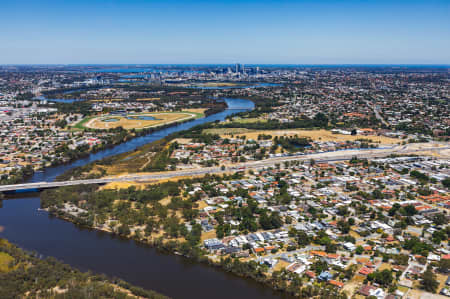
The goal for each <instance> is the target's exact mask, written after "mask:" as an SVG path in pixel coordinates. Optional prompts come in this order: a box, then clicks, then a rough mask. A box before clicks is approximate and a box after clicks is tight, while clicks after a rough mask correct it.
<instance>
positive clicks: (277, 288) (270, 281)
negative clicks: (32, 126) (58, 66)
mask: <svg viewBox="0 0 450 299" xmlns="http://www.w3.org/2000/svg"><path fill="white" fill-rule="evenodd" d="M42 210H43V211H46V212H47V213H49V214H51V215H53V216H55V217H58V218H59V219H62V220H64V221H68V222H70V223H72V224H74V225H77V226H80V227H84V228H87V229H93V230H96V231H99V232H104V233H108V234H111V235H113V236H116V237H119V238H121V239H128V240H132V241H134V242H137V243H139V244H142V245H147V246H150V247H152V248H155V249H156V250H157V251H159V252H162V253H165V254H170V255H174V256H181V257H183V258H186V259H188V260H190V261H192V262H195V263H201V264H204V265H206V266H208V267H214V268H216V269H219V270H220V271H224V272H227V273H231V274H232V275H235V276H236V277H240V278H241V279H242V278H243V279H251V280H253V281H255V282H256V283H258V284H260V285H261V286H264V287H268V288H270V289H272V290H273V291H274V292H276V294H277V296H280V297H281V298H285V299H289V298H294V297H296V296H294V295H298V294H296V292H298V289H295V291H293V290H292V289H288V285H285V284H280V281H278V280H277V279H275V278H273V277H272V276H270V275H268V274H267V273H265V272H264V271H263V270H262V268H261V267H260V265H259V264H257V263H255V262H241V261H240V260H239V259H233V258H231V257H224V258H220V259H214V258H212V257H211V256H208V255H207V253H206V252H204V251H202V250H199V249H198V248H196V247H194V248H187V247H186V246H183V244H182V243H181V242H179V241H176V240H169V239H166V238H165V237H163V236H160V237H147V238H141V237H136V236H133V237H132V236H126V235H122V234H119V233H117V232H115V231H113V230H112V229H110V228H108V227H105V226H95V225H92V226H87V225H85V224H80V223H79V222H77V221H76V217H73V216H71V215H70V214H67V213H61V211H58V210H56V211H55V210H53V211H52V209H48V208H46V209H42ZM293 292H294V293H293ZM336 294H337V293H336ZM299 298H307V297H302V296H300V297H299Z"/></svg>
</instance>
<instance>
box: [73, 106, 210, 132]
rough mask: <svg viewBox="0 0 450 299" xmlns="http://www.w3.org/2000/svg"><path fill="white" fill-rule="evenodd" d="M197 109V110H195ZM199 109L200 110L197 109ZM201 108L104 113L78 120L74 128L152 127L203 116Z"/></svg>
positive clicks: (128, 128) (129, 128)
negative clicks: (175, 110)
mask: <svg viewBox="0 0 450 299" xmlns="http://www.w3.org/2000/svg"><path fill="white" fill-rule="evenodd" d="M194 110H196V111H194ZM197 110H198V111H197ZM202 112H203V111H202V110H201V109H192V111H180V112H152V113H134V114H128V115H127V116H122V115H102V116H97V117H96V116H94V117H87V118H85V119H83V120H82V121H80V122H78V123H77V124H76V125H75V126H74V128H76V129H83V128H90V129H100V130H104V129H111V128H117V127H120V126H121V127H122V128H124V129H127V130H131V129H144V128H150V127H157V126H161V125H166V124H170V123H174V122H178V121H185V120H189V119H194V118H200V117H203V116H204V114H203V113H202ZM146 116H148V117H153V118H155V119H153V120H150V119H142V118H141V117H146Z"/></svg>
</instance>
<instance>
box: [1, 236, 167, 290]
mask: <svg viewBox="0 0 450 299" xmlns="http://www.w3.org/2000/svg"><path fill="white" fill-rule="evenodd" d="M0 278H1V279H0V297H1V298H19V297H20V298H22V297H23V298H35V297H39V298H74V297H78V298H81V297H80V296H86V294H89V295H88V296H89V297H90V298H111V297H114V298H119V297H121V298H122V297H123V298H125V297H127V298H136V299H140V298H141V299H143V298H148V299H165V298H168V297H166V296H163V295H161V294H158V293H156V292H154V291H150V290H144V289H142V288H138V287H136V286H133V285H131V284H129V283H126V282H125V281H122V280H117V279H115V280H112V279H110V278H108V277H106V276H102V275H93V274H91V273H83V272H81V271H78V270H75V269H73V268H71V267H70V266H68V265H65V264H63V263H61V262H59V261H57V260H55V259H53V258H42V257H40V256H38V255H37V254H36V253H31V252H26V251H24V250H22V249H20V248H19V247H17V246H15V245H13V244H11V243H9V242H8V241H7V240H6V239H2V238H0ZM36 278H38V279H36Z"/></svg>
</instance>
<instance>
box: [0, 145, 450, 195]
mask: <svg viewBox="0 0 450 299" xmlns="http://www.w3.org/2000/svg"><path fill="white" fill-rule="evenodd" d="M448 149H450V146H449V145H448V144H445V145H442V144H441V145H439V146H438V147H437V146H436V144H430V143H428V144H425V145H424V146H420V145H417V144H415V145H413V146H409V145H403V146H400V145H398V146H392V147H389V148H378V149H356V150H343V151H335V152H324V153H317V154H309V155H303V154H298V155H297V154H296V155H289V156H282V157H273V158H269V159H265V160H259V161H250V162H245V163H239V164H234V165H231V166H226V167H222V166H214V167H205V168H200V169H197V168H195V169H184V170H176V171H167V172H161V173H152V174H139V173H135V174H128V175H123V176H119V177H105V178H99V179H89V180H70V181H59V182H36V183H25V184H15V185H3V186H0V192H4V191H16V190H28V189H47V188H55V187H62V186H71V185H88V184H106V183H112V182H128V181H135V182H139V181H155V180H162V179H168V178H176V177H192V176H201V175H206V174H220V173H226V172H233V171H239V170H243V169H258V168H263V167H269V166H273V165H275V164H281V163H284V162H289V161H305V162H309V161H310V160H311V159H314V160H315V161H316V162H335V161H344V160H350V159H351V158H352V157H358V158H369V159H370V158H376V157H386V156H389V155H391V154H401V155H405V154H414V153H416V152H423V151H428V152H440V151H443V150H448Z"/></svg>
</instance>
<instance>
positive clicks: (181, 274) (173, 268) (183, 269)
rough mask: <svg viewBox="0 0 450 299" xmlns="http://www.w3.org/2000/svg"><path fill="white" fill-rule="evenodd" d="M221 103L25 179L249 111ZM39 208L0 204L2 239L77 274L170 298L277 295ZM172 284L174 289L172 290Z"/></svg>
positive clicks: (243, 104)
mask: <svg viewBox="0 0 450 299" xmlns="http://www.w3.org/2000/svg"><path fill="white" fill-rule="evenodd" d="M225 101H226V102H227V104H228V106H229V107H230V109H227V110H224V111H222V112H220V113H216V114H213V115H209V116H207V117H205V118H202V119H197V120H193V121H191V122H188V123H185V124H181V125H176V126H172V127H170V128H166V129H162V130H158V131H157V132H155V133H152V134H148V135H145V136H140V137H138V138H134V139H132V140H130V141H128V142H126V143H122V144H120V145H117V146H115V147H112V148H110V149H106V150H104V151H100V152H98V153H94V154H91V155H89V156H87V157H86V158H82V159H79V160H76V161H74V162H73V163H71V164H67V165H60V166H57V167H51V168H46V169H44V171H43V172H37V173H35V174H34V175H33V177H32V178H30V179H29V181H30V182H38V181H53V180H54V179H55V178H56V177H57V176H58V175H60V174H62V173H64V172H66V171H67V170H70V169H73V168H76V167H78V166H83V165H86V164H89V163H91V162H94V161H98V160H101V159H103V158H106V157H111V156H115V155H118V154H122V153H125V152H130V151H133V150H134V149H135V148H138V147H140V146H142V145H145V144H148V143H150V142H153V141H156V140H159V139H161V138H164V137H165V136H167V135H169V134H172V133H175V132H178V131H184V130H187V129H190V128H192V127H194V126H197V125H201V124H204V123H207V122H214V121H222V120H224V119H225V118H226V117H227V116H228V115H230V114H235V113H238V112H240V111H245V110H251V109H252V108H253V104H252V103H251V102H249V101H247V100H239V99H231V100H230V99H225ZM30 196H31V197H30ZM39 208H40V198H39V197H36V194H30V195H25V194H23V195H19V194H16V195H15V196H14V200H6V201H4V202H3V208H1V209H0V225H1V226H3V227H4V228H5V230H4V232H3V233H2V237H6V238H8V239H9V240H11V241H12V242H14V243H16V244H18V245H19V246H20V247H22V248H25V249H27V250H33V251H36V252H39V253H40V254H42V255H45V256H53V257H56V258H58V259H59V260H62V261H64V262H65V263H68V264H70V265H71V266H73V267H76V268H78V269H81V270H83V271H87V270H91V271H94V272H95V273H105V274H107V275H108V276H111V277H120V278H122V279H124V280H126V281H128V282H130V283H132V284H134V285H138V286H140V287H143V288H146V289H153V290H155V291H157V292H160V293H163V294H166V295H169V296H171V297H174V298H186V296H190V297H195V298H199V299H210V298H211V296H214V297H215V298H217V299H229V298H230V297H233V298H260V299H275V298H280V296H281V295H280V294H279V293H274V292H273V291H271V290H270V288H267V287H263V286H262V285H261V284H259V283H256V282H255V281H253V280H248V279H242V278H238V277H236V276H235V275H232V274H228V273H227V272H224V271H221V270H219V269H218V268H216V267H210V266H206V265H205V264H203V263H196V262H193V260H192V259H186V258H184V257H181V256H179V255H173V254H166V253H164V252H165V251H164V250H159V251H157V250H156V249H155V247H150V246H148V245H145V244H142V243H139V242H135V241H131V240H130V239H123V238H121V237H118V236H117V235H113V234H109V233H105V232H103V231H99V230H91V229H86V228H81V227H80V226H76V225H73V223H71V222H69V221H65V220H61V219H59V218H56V217H52V216H50V217H49V214H48V213H47V212H43V211H39ZM174 282H176V285H177V287H176V288H174V287H173V286H174ZM236 290H239V292H236Z"/></svg>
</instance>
